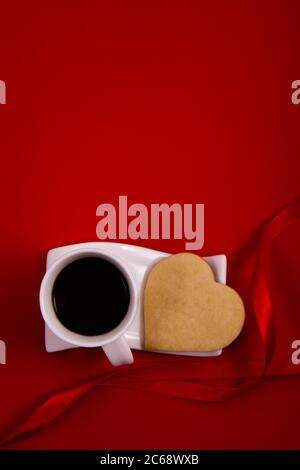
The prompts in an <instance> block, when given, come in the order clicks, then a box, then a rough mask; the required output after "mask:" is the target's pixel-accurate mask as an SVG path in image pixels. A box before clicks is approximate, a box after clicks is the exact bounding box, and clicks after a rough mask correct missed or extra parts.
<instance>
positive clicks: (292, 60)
mask: <svg viewBox="0 0 300 470" xmlns="http://www.w3.org/2000/svg"><path fill="white" fill-rule="evenodd" d="M0 17H1V28H0V79H2V80H5V82H6V85H7V104H6V105H5V106H0V155H1V188H0V191H1V202H0V203H1V212H0V215H1V222H2V223H1V250H0V253H1V270H0V286H1V287H0V288H1V297H0V299H1V311H0V315H1V317H0V339H2V340H5V341H6V344H7V365H5V366H0V403H1V411H0V413H1V415H0V416H1V421H0V432H1V435H2V436H4V435H5V434H6V433H7V432H8V431H9V430H11V429H12V428H13V427H14V425H15V424H16V423H17V422H19V421H20V420H21V419H22V418H25V417H26V416H27V415H28V413H29V412H30V411H31V410H32V409H33V408H34V407H35V405H36V404H37V403H39V402H40V401H41V400H43V399H44V398H46V397H48V396H49V395H50V394H51V393H52V392H54V391H56V390H58V389H61V388H63V387H65V386H67V385H71V384H73V383H76V382H77V381H79V380H81V379H83V378H85V377H89V376H91V375H95V374H96V373H97V372H98V371H101V370H103V369H105V368H106V369H107V368H109V366H108V364H107V361H106V359H105V357H104V355H103V353H102V352H101V351H97V350H84V349H78V350H71V351H65V352H60V353H56V354H48V353H46V352H45V350H44V345H43V322H42V319H41V316H40V313H39V306H38V290H39V284H40V281H41V278H42V276H43V272H44V269H45V256H46V253H47V251H48V249H50V248H52V247H55V246H59V245H64V244H69V243H74V242H80V241H90V240H95V239H96V233H95V228H96V221H97V220H96V216H95V211H96V207H97V206H98V205H99V204H100V203H102V202H112V203H115V204H116V203H117V198H118V195H120V194H127V195H128V198H129V203H133V202H142V203H145V204H151V203H155V202H156V203H157V202H168V203H172V202H179V203H182V204H183V203H187V202H190V203H205V210H206V213H205V217H206V218H205V245H204V248H203V250H202V251H201V254H202V255H209V254H216V253H221V252H224V253H226V254H227V255H228V259H229V271H230V272H229V275H230V276H232V273H234V269H235V266H236V263H237V260H238V259H239V257H240V256H241V254H242V253H243V249H244V247H245V245H247V243H248V240H249V239H251V238H253V237H254V239H255V237H256V234H258V233H259V229H260V227H261V226H262V225H263V224H264V223H265V222H266V220H268V219H269V217H270V216H272V215H273V214H274V213H275V212H276V211H277V210H278V209H279V208H280V207H281V206H282V205H284V204H285V203H287V202H289V201H290V200H292V199H293V198H294V197H295V196H297V195H298V194H299V171H300V159H299V147H300V144H299V136H298V135H297V133H298V126H299V112H300V106H299V107H297V106H294V105H293V104H292V103H291V83H292V81H293V80H296V79H299V78H300V62H299V43H300V42H299V41H300V27H299V26H300V5H299V2H298V1H297V0H295V1H275V0H273V1H257V2H255V1H247V2H246V1H245V2H240V1H227V2H223V1H218V2H189V1H186V2H174V1H172V2H165V1H159V2H155V1H151V2H139V1H136V2H131V1H127V2H122V1H119V2H116V1H101V2H99V1H88V2H87V1H71V0H69V1H66V0H62V1H59V2H55V1H51V2H37V1H36V2H34V1H28V2H14V1H10V2H5V4H4V2H1V3H0ZM143 244H144V245H146V246H148V247H150V248H154V249H159V250H165V251H170V252H176V251H182V250H184V243H183V241H178V240H176V241H168V240H163V241H151V240H149V241H148V242H145V241H144V242H143ZM229 281H230V277H229ZM299 335H300V331H299V332H295V339H296V338H297V337H299ZM143 354H145V353H137V352H136V353H135V356H136V357H139V359H140V360H142V357H143ZM299 394H300V377H290V378H281V379H280V378H273V379H271V378H269V379H265V380H264V381H262V382H261V383H260V384H258V385H257V386H256V387H255V388H254V389H252V390H251V391H249V392H247V393H244V394H243V395H241V396H240V397H237V398H235V399H233V400H231V401H229V402H225V403H217V404H216V403H215V404H214V403H194V402H187V401H184V400H178V399H173V398H166V397H160V396H155V395H151V394H147V393H141V392H134V391H128V390H127V391H126V390H118V389H106V388H104V389H100V388H99V387H98V388H96V389H95V390H94V391H92V392H91V393H89V395H88V396H86V397H85V398H83V399H82V400H81V401H79V402H78V403H77V404H76V405H75V406H74V407H72V408H70V410H69V411H67V412H66V413H65V414H64V415H63V416H62V417H61V418H59V419H58V420H57V421H56V422H55V423H53V424H52V425H50V426H49V427H48V428H47V429H45V430H44V431H42V432H40V433H39V434H38V435H36V436H35V437H32V438H31V439H28V440H26V441H24V442H23V443H21V444H18V445H14V446H13V448H25V449H26V448H27V449H29V448H31V449H37V448H199V449H204V448H209V449H216V448H299V447H300V446H299V444H300V442H299V432H298V429H299V422H300V409H299V405H298V403H299Z"/></svg>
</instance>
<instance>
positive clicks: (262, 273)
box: [1, 198, 300, 446]
mask: <svg viewBox="0 0 300 470" xmlns="http://www.w3.org/2000/svg"><path fill="white" fill-rule="evenodd" d="M299 219H300V198H299V199H297V200H296V201H294V202H293V203H292V204H290V205H289V206H287V207H286V208H284V209H283V210H282V211H281V212H280V213H279V214H277V216H275V218H274V219H273V220H272V221H271V222H270V223H269V224H268V225H267V227H266V228H265V230H264V232H263V235H262V237H261V241H260V246H259V249H258V253H257V261H256V267H255V272H254V276H253V285H252V289H251V301H252V307H253V313H254V315H255V321H256V324H257V327H258V329H259V332H260V339H261V343H262V346H263V350H264V359H263V361H260V368H259V372H257V361H254V360H251V358H250V359H249V361H245V362H244V363H243V367H242V369H243V371H244V375H243V374H241V373H239V375H238V378H236V375H237V374H236V371H234V370H233V369H232V364H230V363H228V364H226V361H225V362H224V361H222V362H221V363H220V365H221V368H220V370H219V373H218V372H217V373H215V372H216V369H214V375H213V376H212V377H211V379H208V378H207V377H205V379H203V377H202V376H201V368H200V367H199V364H201V363H202V364H203V363H204V362H205V359H203V358H201V359H199V358H187V357H185V358H184V357H168V359H166V358H165V357H164V359H162V358H161V357H160V358H159V359H158V360H156V361H152V360H151V359H150V361H149V362H148V361H145V362H143V363H142V364H138V363H137V364H133V365H130V366H122V367H119V368H116V369H115V370H113V371H112V372H111V373H109V374H105V375H102V376H100V377H99V376H98V377H96V378H92V379H89V380H88V381H86V382H83V383H80V384H78V385H75V386H72V387H71V388H69V389H67V390H63V391H59V392H57V393H55V394H54V395H52V396H51V397H50V398H48V399H47V400H46V401H44V402H43V403H42V404H41V405H39V406H38V407H37V408H36V410H35V411H34V412H33V413H32V414H31V416H29V418H28V419H27V420H26V421H25V422H23V423H21V424H20V425H18V426H17V428H16V429H15V430H14V431H12V432H11V433H10V434H9V436H7V437H6V438H5V439H4V440H2V442H1V445H2V446H4V445H9V444H12V443H16V442H19V441H21V440H24V439H27V438H29V437H31V436H33V435H34V434H36V433H37V432H38V431H40V430H41V429H43V428H45V427H46V426H47V425H48V424H49V423H51V422H53V421H54V420H55V419H56V418H57V417H58V416H60V415H61V414H62V413H63V412H64V411H65V410H66V409H67V408H68V407H70V406H71V405H72V404H74V403H75V401H77V400H78V399H79V398H81V397H82V396H83V395H85V394H86V393H87V392H88V391H90V390H91V389H92V388H94V387H95V386H101V387H117V388H123V389H124V388H125V389H133V390H139V391H144V392H148V393H156V394H162V395H166V396H170V397H176V398H181V399H186V400H194V401H221V400H226V399H229V398H232V397H233V396H235V395H236V394H237V393H241V392H242V391H243V390H245V389H247V388H249V387H250V386H252V385H253V384H255V383H257V381H258V380H259V379H261V378H263V377H264V376H266V375H269V374H270V367H271V365H272V363H273V359H274V351H275V347H276V328H275V318H274V312H273V310H272V303H271V295H270V291H269V288H268V283H267V277H266V271H267V265H268V258H269V256H270V248H271V246H272V244H273V242H274V241H275V240H276V239H277V238H278V237H279V236H280V235H281V234H282V233H283V232H284V231H285V230H286V229H287V227H289V226H290V225H291V224H293V223H294V222H295V221H297V220H299ZM150 356H151V355H150ZM151 357H152V356H151ZM220 359H221V358H214V359H212V358H210V359H209V361H215V363H216V361H218V360H220ZM239 364H240V362H239ZM251 371H252V372H251ZM245 375H248V376H245Z"/></svg>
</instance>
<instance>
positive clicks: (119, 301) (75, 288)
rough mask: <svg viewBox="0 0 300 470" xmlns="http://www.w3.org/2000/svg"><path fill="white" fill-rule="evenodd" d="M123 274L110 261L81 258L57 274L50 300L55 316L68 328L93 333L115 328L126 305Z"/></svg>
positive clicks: (99, 333) (127, 291)
mask: <svg viewBox="0 0 300 470" xmlns="http://www.w3.org/2000/svg"><path fill="white" fill-rule="evenodd" d="M129 300H130V299H129V287H128V284H127V281H126V279H125V277H124V275H123V274H122V273H121V272H120V270H119V269H118V268H117V267H116V266H115V265H114V264H112V263H110V262H109V261H107V260H105V259H102V258H100V257H99V258H98V257H86V258H80V259H78V260H75V261H73V262H72V263H70V264H68V265H67V266H66V267H65V268H63V269H62V271H61V272H60V273H59V274H58V276H57V278H56V280H55V282H54V285H53V290H52V301H53V306H54V310H55V313H56V316H57V318H58V320H59V321H60V322H61V323H62V324H63V325H64V326H65V327H66V328H68V329H69V330H71V331H73V332H75V333H79V334H81V335H86V336H96V335H101V334H104V333H107V332H109V331H111V330H112V329H114V328H115V327H116V326H117V325H118V324H119V323H120V322H121V321H122V320H123V318H124V317H125V315H126V313H127V310H128V306H129Z"/></svg>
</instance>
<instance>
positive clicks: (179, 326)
mask: <svg viewBox="0 0 300 470" xmlns="http://www.w3.org/2000/svg"><path fill="white" fill-rule="evenodd" d="M144 319H145V344H144V346H145V349H148V350H152V351H154V350H155V351H178V352H182V351H190V352H195V351H203V352H205V351H216V350H218V349H221V348H224V347H225V346H228V344H230V343H231V342H232V341H233V340H234V339H235V338H236V337H237V336H238V335H239V333H240V332H241V330H242V328H243V324H244V319H245V311H244V306H243V302H242V300H241V298H240V297H239V295H238V294H237V292H235V290H233V289H231V288H230V287H228V286H225V285H223V284H219V283H217V282H216V281H215V277H214V274H213V271H212V270H211V268H210V266H209V265H208V264H207V262H206V261H204V260H203V259H202V258H201V257H200V256H197V255H194V254H191V253H179V254H177V255H172V256H169V257H168V258H165V259H163V260H162V261H160V262H159V263H157V264H156V265H155V266H154V267H153V269H152V270H151V271H150V273H149V275H148V278H147V282H146V287H145V292H144Z"/></svg>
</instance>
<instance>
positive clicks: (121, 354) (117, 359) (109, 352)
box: [102, 336, 133, 366]
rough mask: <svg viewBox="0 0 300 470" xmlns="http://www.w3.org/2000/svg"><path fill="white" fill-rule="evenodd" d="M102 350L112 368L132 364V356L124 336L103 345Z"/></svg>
mask: <svg viewBox="0 0 300 470" xmlns="http://www.w3.org/2000/svg"><path fill="white" fill-rule="evenodd" d="M102 349H103V351H104V352H105V354H106V356H107V358H108V360H109V361H110V363H111V364H112V365H113V366H121V365H122V364H132V363H133V355H132V352H131V349H130V347H129V345H128V343H127V341H126V339H125V338H124V336H120V338H118V339H116V340H115V341H112V342H111V343H108V344H104V345H103V346H102Z"/></svg>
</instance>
